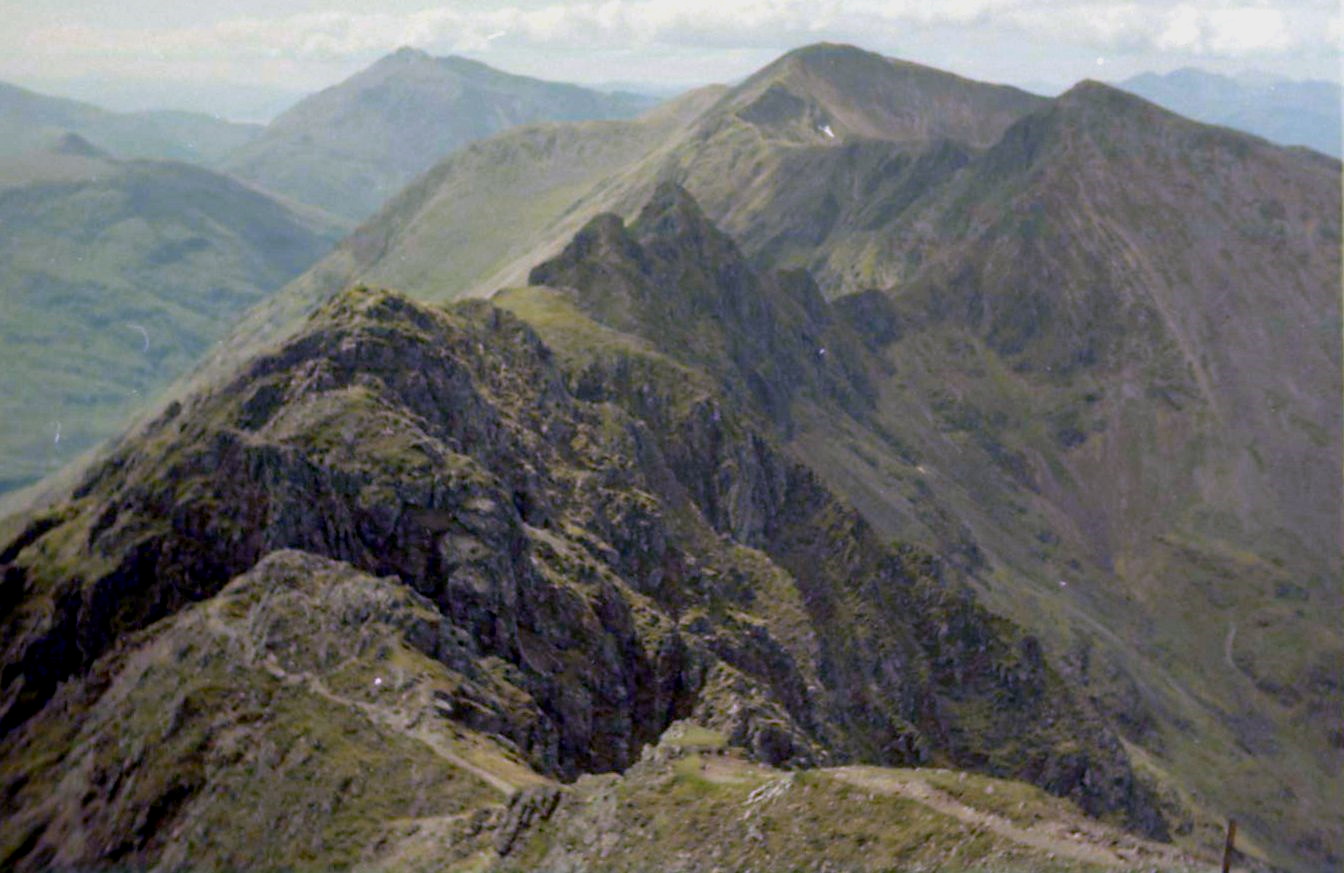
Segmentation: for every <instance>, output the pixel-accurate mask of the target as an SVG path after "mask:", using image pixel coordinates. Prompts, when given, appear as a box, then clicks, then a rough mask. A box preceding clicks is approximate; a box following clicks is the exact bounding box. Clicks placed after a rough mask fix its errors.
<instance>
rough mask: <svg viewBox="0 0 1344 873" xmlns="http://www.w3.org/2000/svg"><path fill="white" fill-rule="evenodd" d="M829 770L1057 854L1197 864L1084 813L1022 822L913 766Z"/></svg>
mask: <svg viewBox="0 0 1344 873" xmlns="http://www.w3.org/2000/svg"><path fill="white" fill-rule="evenodd" d="M826 772H828V773H829V774H830V775H832V776H834V777H835V778H837V779H841V780H843V781H845V782H848V783H850V784H851V785H854V786H857V787H859V788H863V789H866V790H869V791H879V792H882V793H884V794H899V795H901V796H903V797H906V798H909V799H910V800H914V801H916V802H918V803H921V804H923V805H925V806H927V807H929V808H930V809H933V810H936V811H937V812H940V813H942V814H943V815H947V816H951V817H952V818H955V819H957V820H958V821H961V822H963V823H964V824H967V825H970V826H972V827H977V828H983V829H985V830H988V831H991V832H993V833H994V834H996V835H998V836H1000V837H1003V838H1004V839H1007V840H1011V841H1013V842H1015V843H1018V844H1019V845H1023V846H1029V847H1031V848H1033V849H1038V850H1040V851H1043V852H1046V853H1050V854H1053V855H1055V856H1058V857H1063V858H1068V859H1071V860H1075V861H1080V862H1083V863H1085V864H1096V865H1100V866H1103V867H1117V868H1133V867H1136V866H1140V865H1144V864H1152V863H1160V864H1161V865H1162V867H1163V868H1164V869H1183V868H1184V869H1190V870H1194V869H1199V865H1198V864H1197V862H1196V861H1195V860H1194V859H1193V858H1190V857H1189V856H1187V855H1185V854H1183V853H1182V852H1180V851H1178V850H1177V849H1174V848H1172V847H1170V846H1163V845H1161V844H1158V843H1151V842H1148V841H1146V840H1141V839H1139V838H1137V837H1130V836H1121V837H1120V838H1118V839H1117V838H1116V836H1115V835H1114V832H1113V831H1110V830H1109V829H1105V828H1103V827H1102V826H1100V825H1097V824H1095V823H1093V822H1090V821H1088V820H1086V819H1084V818H1082V817H1081V816H1080V817H1079V818H1078V819H1076V820H1073V821H1048V822H1044V823H1042V824H1041V825H1040V826H1030V827H1024V826H1022V825H1019V824H1016V823H1014V822H1012V821H1009V820H1008V819H1007V818H1004V817H1003V816H1000V815H996V814H994V813H992V812H988V811H986V810H983V809H976V808H974V807H971V806H968V805H966V804H965V803H962V802H961V801H960V800H958V799H956V798H955V797H953V796H952V795H950V794H948V793H947V792H945V791H942V790H940V789H938V788H936V787H934V786H933V785H931V784H929V783H928V782H926V781H924V780H923V779H920V778H919V777H918V776H917V775H915V774H913V773H910V772H906V771H900V772H893V771H891V770H883V769H880V768H875V767H863V766H850V767H837V768H834V769H830V770H827V771H826Z"/></svg>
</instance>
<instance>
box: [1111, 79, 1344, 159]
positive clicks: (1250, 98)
mask: <svg viewBox="0 0 1344 873" xmlns="http://www.w3.org/2000/svg"><path fill="white" fill-rule="evenodd" d="M1119 87H1121V88H1124V89H1125V90H1126V91H1129V92H1131V93H1134V94H1138V95H1139V96H1140V97H1144V98H1146V99H1148V100H1151V101H1153V102H1154V103H1156V104H1158V105H1159V106H1165V107H1166V108H1167V109H1170V110H1172V111H1173V112H1179V113H1180V114H1182V115H1185V116H1187V117H1189V118H1193V119H1195V120H1196V121H1206V122H1208V123H1210V124H1222V125H1225V126H1227V127H1234V128H1236V129H1237V130H1244V131H1246V132H1248V133H1253V134H1256V135H1257V136H1263V137H1264V138H1265V139H1268V140H1272V141H1273V142H1277V143H1282V144H1284V145H1303V146H1307V147H1308V148H1313V149H1316V150H1317V151H1318V152H1324V153H1325V154H1327V155H1334V156H1335V157H1339V156H1340V153H1341V148H1342V147H1344V126H1341V121H1340V111H1341V109H1340V107H1341V105H1344V91H1342V90H1341V88H1340V86H1339V85H1338V84H1337V83H1334V82H1317V81H1302V82H1295V81H1289V80H1284V79H1276V78H1272V77H1246V78H1231V77H1229V76H1220V75H1218V74H1216V73H1208V72H1205V71H1203V70H1195V69H1183V70H1176V71H1175V72H1171V73H1166V74H1163V75H1159V74H1157V73H1144V74H1143V75H1140V76H1134V77H1133V78H1130V79H1126V80H1125V81H1123V82H1120V83H1119Z"/></svg>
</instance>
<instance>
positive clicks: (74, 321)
mask: <svg viewBox="0 0 1344 873" xmlns="http://www.w3.org/2000/svg"><path fill="white" fill-rule="evenodd" d="M35 160H36V158H30V159H28V163H29V166H27V167H26V168H25V172H30V171H31V170H32V166H31V164H32V163H33V161H35ZM41 164H42V166H41V171H42V173H43V174H44V175H46V176H47V177H48V178H49V179H50V181H39V182H32V183H30V184H21V185H11V186H10V187H7V188H3V189H0V227H3V228H4V233H3V234H0V275H3V276H4V281H3V285H0V305H3V307H4V311H5V320H4V322H3V324H0V358H3V368H4V370H5V372H6V374H7V389H6V391H5V393H4V395H3V399H2V400H0V482H3V483H4V485H5V486H6V487H8V488H13V487H15V486H17V485H19V484H22V483H25V482H29V481H32V480H34V479H36V478H38V477H39V476H42V475H45V474H46V473H48V472H50V471H52V470H54V469H56V468H57V467H59V466H60V465H61V464H64V463H66V462H67V461H69V460H70V459H71V458H73V457H75V456H76V455H78V454H79V453H81V452H83V451H84V450H86V449H88V448H89V447H90V446H92V445H93V444H95V443H97V442H98V441H100V440H102V439H105V438H106V437H108V436H110V435H112V434H113V433H115V432H116V431H117V430H119V429H120V428H121V427H123V426H124V422H125V420H126V416H127V414H128V413H129V412H131V411H132V410H134V409H136V408H138V407H139V406H140V405H141V404H142V403H143V402H144V401H145V400H146V399H148V398H152V397H153V396H154V395H155V394H157V393H158V392H159V391H160V390H161V389H162V387H163V386H164V385H166V384H168V383H169V382H170V381H171V380H172V379H174V378H176V377H177V376H178V375H179V374H180V373H182V372H183V371H184V370H185V369H187V368H188V367H189V366H190V365H191V363H192V362H193V361H194V360H196V359H197V358H198V357H199V356H200V355H201V354H202V353H203V352H204V351H205V350H206V349H207V348H208V347H209V346H210V345H211V344H212V343H213V342H214V341H215V340H217V339H218V338H219V337H220V336H221V335H222V334H223V332H224V330H225V329H226V328H227V326H228V325H229V324H230V322H231V321H232V320H233V318H235V317H236V316H237V314H238V313H240V312H242V311H244V310H245V309H247V308H248V307H249V306H251V305H253V304H254V303H256V302H257V301H258V300H259V299H260V298H261V297H262V296H263V295H264V294H265V293H267V292H269V291H271V290H273V289H275V288H277V287H279V286H280V285H282V284H283V283H284V282H285V281H286V280H287V279H288V278H290V277H292V276H293V275H294V274H296V273H298V272H300V271H301V270H303V269H304V268H305V267H306V266H307V265H308V264H309V263H311V262H312V261H313V260H314V259H316V258H317V257H319V256H320V255H321V254H322V252H323V250H324V249H325V247H326V246H327V245H329V244H330V241H331V239H332V235H333V234H332V230H331V228H330V227H329V226H327V225H324V224H323V223H321V222H320V221H318V220H314V219H311V218H308V217H306V216H302V215H300V214H298V213H295V212H293V211H291V210H289V209H287V208H286V207H283V206H281V205H280V204H278V203H276V202H275V201H273V200H271V199H270V198H267V197H265V196H264V195H261V194H258V193H257V192H255V191H252V190H250V189H248V188H245V187H243V186H242V185H239V184H238V183H236V182H233V181H232V180H229V179H226V178H224V177H222V176H218V175H215V174H213V173H210V172H208V171H205V170H199V169H195V168H191V167H188V166H186V165H181V164H171V163H160V162H128V163H121V162H116V161H112V160H108V159H104V158H97V157H85V156H76V157H73V158H72V157H71V156H68V155H50V154H48V155H46V156H45V158H44V159H43V160H42V161H41ZM72 164H74V165H76V166H73V167H72ZM141 329H143V333H142V331H141ZM146 345H147V346H148V347H147V348H146ZM58 423H59V427H60V440H59V441H57V440H56V430H57V426H58Z"/></svg>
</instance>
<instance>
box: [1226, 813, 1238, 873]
mask: <svg viewBox="0 0 1344 873" xmlns="http://www.w3.org/2000/svg"><path fill="white" fill-rule="evenodd" d="M1236 841H1237V820H1236V819H1235V818H1229V819H1228V820H1227V842H1226V843H1225V844H1224V845H1223V873H1228V871H1229V870H1231V869H1232V846H1233V844H1234V843H1236Z"/></svg>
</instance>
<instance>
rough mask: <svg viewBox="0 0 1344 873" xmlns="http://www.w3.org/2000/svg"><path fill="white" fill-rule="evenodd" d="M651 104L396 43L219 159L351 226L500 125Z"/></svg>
mask: <svg viewBox="0 0 1344 873" xmlns="http://www.w3.org/2000/svg"><path fill="white" fill-rule="evenodd" d="M652 105H653V101H652V100H650V99H648V98H644V97H640V96H637V95H633V94H604V93H601V92H598V91H591V90H588V89H586V88H580V87H578V86H576V85H564V84H557V83H553V82H543V81H540V80H537V79H529V78H526V77H523V76H513V75H509V74H507V73H503V72H500V71H499V70H494V69H491V68H490V67H487V66H486V65H484V64H480V63H477V62H475V61H468V60H466V59H465V58H457V57H446V58H434V57H431V56H429V55H427V54H425V53H424V52H421V51H417V50H414V49H402V50H400V51H398V52H396V53H395V54H393V55H389V56H388V57H386V58H384V59H382V60H381V61H379V62H378V63H376V64H374V65H373V66H372V67H370V68H369V69H367V70H365V71H363V72H362V73H359V74H357V75H355V76H353V77H351V78H350V79H347V80H346V81H344V82H342V83H340V84H339V85H335V86H333V87H331V88H328V89H326V90H325V91H322V92H321V93H318V94H315V95H313V96H312V97H309V98H307V99H305V100H302V101H300V102H299V103H298V104H297V105H296V106H294V107H293V108H292V109H290V110H288V111H287V112H285V113H283V114H282V115H280V116H279V117H278V118H276V119H275V121H273V122H271V124H270V125H268V126H267V128H266V131H265V133H264V134H263V135H262V136H261V137H260V138H259V139H258V140H257V141H256V142H254V143H252V144H250V145H247V146H245V147H244V148H242V149H239V150H238V151H237V152H236V153H234V154H232V155H231V156H230V157H229V158H228V159H227V160H226V161H225V162H224V164H223V166H224V169H226V170H227V171H228V172H230V173H232V174H234V175H236V176H238V177H240V178H243V179H247V180H249V181H252V182H255V183H257V184H259V185H261V186H262V187H264V188H266V189H268V190H270V191H274V192H276V193H279V194H283V195H284V196H286V197H289V198H291V199H293V200H296V201H298V202H301V203H308V204H312V205H314V206H318V207H320V208H322V209H324V210H326V211H328V212H330V213H331V214H333V215H336V216H340V217H342V218H344V219H347V220H349V221H350V223H351V224H352V225H353V224H354V223H357V222H359V221H361V220H363V219H364V218H366V217H368V216H369V215H370V214H372V213H373V212H374V211H375V210H377V209H378V207H380V206H381V205H382V204H383V203H384V202H385V201H386V200H387V199H389V198H390V197H392V195H394V194H396V193H397V192H398V191H400V190H401V189H402V187H403V186H405V185H406V183H407V182H409V181H410V180H411V179H413V178H414V177H416V176H418V175H419V174H420V173H422V172H424V171H425V170H427V169H429V168H430V167H431V166H433V165H434V164H435V163H436V162H437V161H438V160H439V159H441V158H442V157H443V156H444V155H447V154H448V153H449V152H451V151H453V150H454V149H456V148H458V147H460V146H462V145H465V144H467V143H469V142H472V141H473V140H478V139H484V138H485V137H488V136H489V135H491V134H493V133H496V132H498V131H500V130H503V129H505V128H508V127H514V126H517V125H521V124H527V123H529V122H535V121H543V120H557V121H578V120H583V119H609V118H626V117H630V116H633V115H635V114H636V113H638V112H641V111H643V110H644V109H647V108H649V107H650V106H652Z"/></svg>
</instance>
